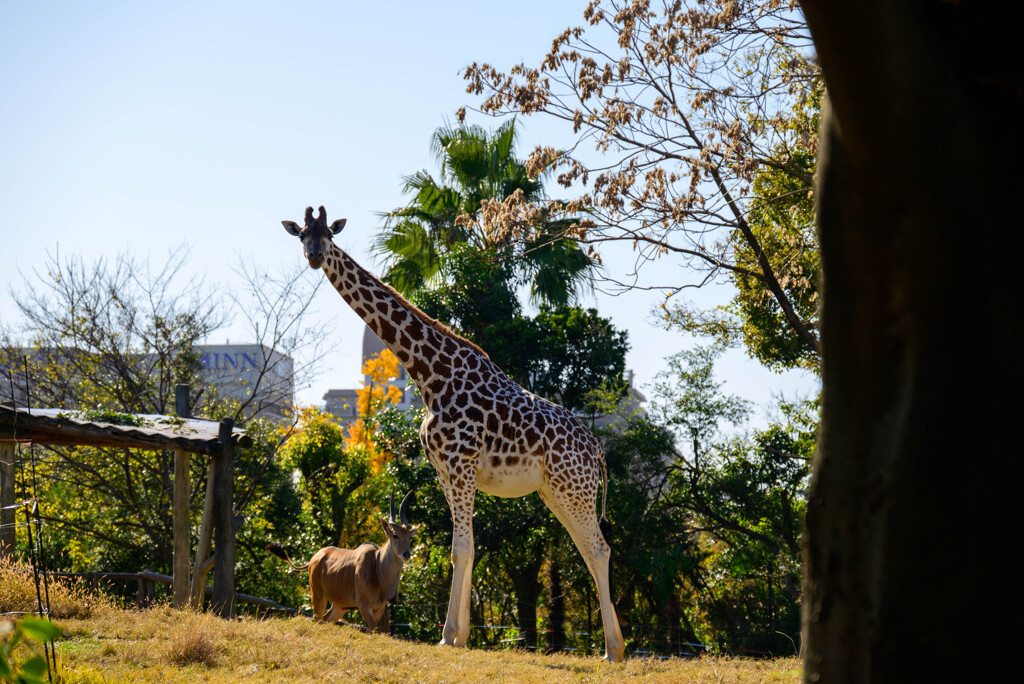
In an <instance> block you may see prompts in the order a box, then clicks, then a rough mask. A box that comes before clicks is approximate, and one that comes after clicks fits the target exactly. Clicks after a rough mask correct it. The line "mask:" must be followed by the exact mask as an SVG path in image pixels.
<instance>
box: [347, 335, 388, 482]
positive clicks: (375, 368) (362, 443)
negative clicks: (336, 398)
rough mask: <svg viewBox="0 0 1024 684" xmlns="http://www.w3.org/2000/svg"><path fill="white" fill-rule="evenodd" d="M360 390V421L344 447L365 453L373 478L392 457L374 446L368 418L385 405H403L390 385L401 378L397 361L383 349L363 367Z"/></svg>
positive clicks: (358, 393) (370, 422) (352, 427)
mask: <svg viewBox="0 0 1024 684" xmlns="http://www.w3.org/2000/svg"><path fill="white" fill-rule="evenodd" d="M363 375H364V376H365V378H366V379H365V380H364V381H363V386H362V388H360V389H358V390H356V410H357V411H358V413H359V418H358V419H357V420H356V422H354V423H353V424H352V425H351V427H349V430H348V438H347V439H346V440H345V446H346V447H347V448H349V449H359V450H364V451H365V453H366V455H367V456H368V458H369V461H370V468H371V470H372V471H373V474H374V475H378V474H380V472H381V471H382V470H383V469H384V466H385V465H386V464H387V462H388V461H390V460H391V459H392V458H393V457H394V455H393V454H391V453H389V452H387V451H385V450H383V449H381V448H380V447H379V446H378V445H377V444H376V442H374V439H373V436H374V427H373V421H372V420H371V418H372V417H373V416H374V415H375V414H376V413H377V412H378V411H380V410H381V409H382V408H384V407H385V406H386V405H388V404H398V403H399V402H401V401H402V390H401V389H400V388H398V387H396V386H395V385H392V384H390V382H391V381H392V380H397V379H398V378H399V377H400V371H399V365H398V358H397V357H396V356H395V355H394V354H392V353H391V350H389V349H384V350H383V351H381V353H380V354H377V355H376V356H372V357H370V358H369V359H367V360H366V362H365V363H364V364H363Z"/></svg>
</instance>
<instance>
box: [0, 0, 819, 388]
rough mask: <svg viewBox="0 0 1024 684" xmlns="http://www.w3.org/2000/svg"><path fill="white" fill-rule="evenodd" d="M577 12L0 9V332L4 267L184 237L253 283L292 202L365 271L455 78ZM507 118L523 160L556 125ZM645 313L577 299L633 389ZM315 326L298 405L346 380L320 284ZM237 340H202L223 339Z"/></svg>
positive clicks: (349, 320) (449, 107)
mask: <svg viewBox="0 0 1024 684" xmlns="http://www.w3.org/2000/svg"><path fill="white" fill-rule="evenodd" d="M584 6H585V2H583V1H582V0H581V1H580V2H564V1H561V2H535V1H533V0H528V1H520V2H517V3H514V4H513V5H508V4H503V3H490V2H479V1H478V2H430V3H423V2H415V3H414V2H392V3H366V2H288V3H283V2H172V3H148V2H146V3H142V2H109V1H107V0H96V1H93V2H46V1H40V2H15V1H14V0H0V50H2V53H0V55H2V56H0V231H2V235H3V240H2V243H0V281H2V282H0V286H2V291H0V320H3V321H4V322H5V323H10V322H11V321H12V320H13V319H14V317H15V315H16V312H15V309H14V306H13V303H12V301H11V297H10V295H9V292H8V289H9V287H10V286H12V285H13V286H14V287H16V288H17V287H19V283H18V281H19V275H18V269H19V268H20V269H21V270H22V271H23V272H31V270H32V269H33V268H36V267H39V266H40V265H42V264H43V263H44V261H45V259H46V254H47V252H48V251H49V252H51V253H53V252H54V251H55V250H56V249H57V248H58V246H59V249H60V252H61V254H62V255H63V254H80V255H82V256H83V257H84V258H85V260H86V262H91V261H93V260H95V259H96V258H99V257H101V256H113V255H115V254H116V253H117V252H118V251H124V250H130V251H132V252H134V253H136V254H138V255H140V256H143V257H145V256H149V257H151V258H152V259H153V260H154V261H158V260H160V259H161V258H163V257H164V256H165V255H166V254H167V253H168V252H169V251H170V250H172V249H174V248H176V247H178V246H180V245H182V244H185V245H189V246H190V247H191V259H190V261H189V265H188V268H189V269H190V271H191V272H194V274H195V275H196V276H197V277H198V276H204V277H205V279H206V282H208V283H210V284H211V286H219V287H224V288H231V287H237V285H238V279H237V277H236V276H234V275H233V274H232V273H231V272H230V269H231V267H233V266H234V265H236V264H237V263H238V262H239V260H240V258H241V259H246V260H251V261H253V262H254V263H256V264H259V265H260V266H261V267H263V266H265V267H266V268H267V269H270V270H280V269H281V268H282V267H283V266H285V265H286V264H287V265H290V264H294V263H296V262H298V261H299V260H300V259H301V253H300V249H299V245H298V242H297V241H296V240H294V238H290V237H289V236H287V234H286V233H285V232H284V230H283V229H282V228H281V224H280V221H281V220H282V219H286V218H287V219H292V220H297V221H298V220H301V215H302V210H303V208H304V207H306V206H307V205H314V206H317V205H321V204H323V205H325V206H326V208H327V211H328V215H329V217H330V218H331V219H333V218H336V217H342V216H344V217H347V218H348V226H347V227H346V229H345V232H344V233H342V235H341V236H340V240H339V243H340V245H341V246H342V247H343V248H345V249H347V250H348V251H349V252H350V253H351V254H352V255H353V256H355V257H356V258H357V259H359V260H361V261H362V262H363V263H364V265H366V266H368V267H369V268H370V269H371V270H373V271H376V272H379V270H380V269H379V266H378V265H377V264H374V263H373V261H372V259H371V258H370V257H369V256H368V254H367V247H368V245H369V243H370V240H371V239H372V236H373V234H374V232H375V231H376V229H377V227H378V225H379V219H378V218H377V216H376V213H377V212H380V211H386V210H388V209H391V208H394V207H396V206H400V205H402V204H404V203H405V199H404V198H403V197H402V195H401V193H400V183H401V177H402V176H403V175H407V174H410V173H413V172H415V171H416V170H418V169H424V168H426V169H429V170H430V171H431V172H435V171H436V169H435V168H434V166H433V162H432V159H431V157H430V150H429V139H430V134H431V133H432V132H433V130H434V129H435V128H436V127H437V126H439V125H440V124H441V123H442V122H443V121H444V119H445V117H448V118H450V119H451V118H454V112H455V110H456V109H458V108H459V107H460V106H463V105H473V104H476V100H475V99H474V98H473V97H472V96H469V95H467V94H466V93H465V86H464V82H463V80H462V78H461V77H460V70H461V69H462V68H463V67H465V66H466V65H467V64H469V63H471V62H473V61H479V62H489V63H492V64H494V65H496V66H498V67H500V68H508V67H509V66H511V65H513V64H515V63H518V62H520V61H524V60H525V61H527V62H528V63H531V64H537V63H538V62H539V61H540V59H541V57H542V56H543V55H544V54H545V53H546V51H547V49H548V48H549V47H550V45H551V40H552V38H554V37H555V36H556V35H557V34H558V33H560V32H561V31H562V30H563V29H564V28H566V27H567V26H570V25H578V24H580V23H582V11H583V8H584ZM511 9H514V10H515V12H511V11H510V10H511ZM470 121H471V122H472V123H481V124H483V125H485V126H490V125H492V123H493V122H491V121H490V120H488V119H485V118H482V117H476V118H473V117H472V116H471V118H470ZM521 124H523V125H522V126H521V127H522V129H523V136H522V138H521V140H520V148H519V149H520V153H521V154H522V155H523V156H525V154H526V152H527V151H528V150H529V149H531V148H532V147H533V145H535V144H541V143H542V144H545V145H551V146H554V147H558V146H561V145H563V144H565V143H566V142H567V141H568V140H569V138H568V136H569V134H570V133H571V130H568V129H565V128H562V127H560V126H558V125H556V124H555V123H553V122H549V121H543V120H540V119H536V118H531V119H526V120H523V121H522V122H521ZM614 249H620V250H623V251H624V252H628V250H629V247H628V246H622V247H615V248H613V247H609V248H606V250H605V251H604V252H603V256H604V259H605V263H606V267H607V269H608V270H609V272H611V273H612V274H614V275H622V274H623V273H624V272H625V269H626V268H627V267H628V264H629V255H628V253H623V254H616V253H614V252H613V251H612V250H614ZM658 269H659V271H660V274H659V276H660V278H659V279H660V281H661V282H666V281H667V280H669V279H673V278H674V279H677V280H679V281H682V280H683V279H685V278H686V275H685V274H684V273H682V272H677V270H676V267H675V266H674V265H672V264H671V263H665V264H661V265H659V266H658ZM694 296H697V297H700V301H702V302H707V301H710V298H713V297H722V296H723V294H722V291H721V290H719V291H718V292H717V293H715V292H706V293H701V294H697V295H694ZM658 301H659V296H658V295H657V294H654V293H647V292H634V293H629V294H625V295H621V296H619V297H607V296H604V295H601V294H597V295H596V297H590V298H588V299H587V301H585V302H584V305H587V306H597V308H598V309H599V311H600V312H601V313H602V314H603V315H605V316H608V317H610V318H611V319H612V321H613V323H614V324H615V325H616V326H617V327H619V328H622V329H626V330H628V331H629V335H630V341H631V343H632V351H631V352H630V355H629V357H628V365H629V366H630V367H631V368H633V369H634V370H635V371H636V374H637V380H638V385H639V386H640V388H641V389H642V390H643V389H644V384H645V383H649V382H650V381H651V380H652V379H653V378H654V376H655V374H656V373H657V372H658V371H659V370H661V369H662V368H663V364H662V359H663V358H664V357H665V356H667V355H669V354H672V353H674V352H677V351H679V350H680V349H683V348H685V347H688V346H691V345H692V344H693V341H692V340H688V339H685V338H683V337H682V336H681V335H679V334H678V333H674V332H666V331H664V330H661V329H659V328H658V327H657V326H656V325H655V324H654V323H653V318H652V316H651V314H650V312H651V309H652V308H653V307H654V306H655V305H656V304H657V303H658ZM315 315H317V316H324V317H332V318H334V319H335V320H336V325H335V326H334V331H333V333H332V337H333V339H332V345H333V346H334V350H335V351H334V352H333V353H331V354H329V355H328V356H327V357H325V358H324V359H323V361H322V363H321V368H322V373H321V375H320V376H319V377H318V379H317V380H316V381H314V383H313V385H312V386H311V387H305V388H300V391H299V399H300V400H301V401H304V402H306V403H313V402H318V401H319V400H320V398H321V397H322V395H323V394H324V392H326V391H327V390H328V389H330V388H338V387H354V386H357V385H358V383H359V380H360V377H361V376H360V374H359V353H360V344H361V335H362V326H361V322H360V321H359V319H358V317H356V316H355V314H354V313H352V312H351V310H350V309H349V308H348V307H347V306H346V305H345V304H344V302H343V301H342V300H341V298H340V297H338V296H337V294H336V293H335V292H334V291H333V290H331V289H330V288H329V287H328V288H324V290H323V291H322V292H321V294H320V295H319V297H318V300H317V311H316V313H315ZM240 330H241V329H240V328H235V329H231V328H229V329H227V330H225V331H224V333H222V334H221V336H218V338H215V339H211V340H210V341H211V342H223V341H224V339H223V338H231V341H232V342H244V341H246V340H244V339H241V338H239V337H237V335H239V334H240ZM719 373H720V376H721V378H722V379H724V380H725V381H726V383H727V384H726V390H727V391H729V392H731V393H734V394H739V395H741V396H744V397H747V398H749V399H751V400H753V401H754V402H756V403H757V404H758V405H761V404H764V403H766V402H768V401H769V400H770V398H771V395H772V393H773V392H777V391H784V392H786V393H787V395H793V394H794V393H800V392H802V393H804V394H806V393H808V392H809V391H810V390H811V389H812V388H813V387H814V382H813V380H811V379H810V378H807V377H806V376H805V375H803V374H801V373H790V374H786V375H783V376H780V375H776V374H773V373H769V372H767V371H765V370H763V369H761V368H759V367H758V366H757V365H756V364H755V363H753V362H750V361H747V360H746V359H745V357H744V355H743V354H742V353H741V352H730V353H729V354H728V355H727V356H726V357H725V358H724V359H723V361H722V363H721V366H720V368H719Z"/></svg>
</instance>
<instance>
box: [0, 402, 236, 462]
mask: <svg viewBox="0 0 1024 684" xmlns="http://www.w3.org/2000/svg"><path fill="white" fill-rule="evenodd" d="M133 418H134V419H136V421H137V422H139V423H140V424H139V425H118V424H116V423H105V422H102V421H97V420H88V419H87V418H85V417H84V415H83V414H82V412H80V411H68V410H64V409H31V410H29V409H24V408H15V407H12V406H9V405H5V404H0V440H11V439H14V440H18V441H27V442H33V443H35V444H50V445H63V446H107V447H126V448H130V449H160V450H175V449H180V450H183V451H191V452H194V453H201V454H216V453H220V451H221V445H220V439H219V432H220V423H219V422H218V421H214V420H203V419H200V418H178V417H177V416H162V415H139V414H133ZM231 435H232V440H233V441H234V443H235V444H236V445H237V446H243V447H244V446H250V445H251V444H252V439H251V438H250V437H249V436H248V435H247V434H246V433H245V430H241V429H238V428H234V429H233V430H232V433H231Z"/></svg>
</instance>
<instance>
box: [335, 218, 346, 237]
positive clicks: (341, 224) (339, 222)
mask: <svg viewBox="0 0 1024 684" xmlns="http://www.w3.org/2000/svg"><path fill="white" fill-rule="evenodd" d="M346 221H348V219H338V220H337V221H335V222H334V223H332V224H331V235H337V234H338V233H340V232H341V229H342V228H344V227H345V222H346Z"/></svg>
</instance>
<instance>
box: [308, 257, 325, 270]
mask: <svg viewBox="0 0 1024 684" xmlns="http://www.w3.org/2000/svg"><path fill="white" fill-rule="evenodd" d="M306 259H307V260H308V261H309V267H310V268H320V267H321V266H323V265H324V255H323V254H317V255H316V256H307V257H306Z"/></svg>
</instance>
